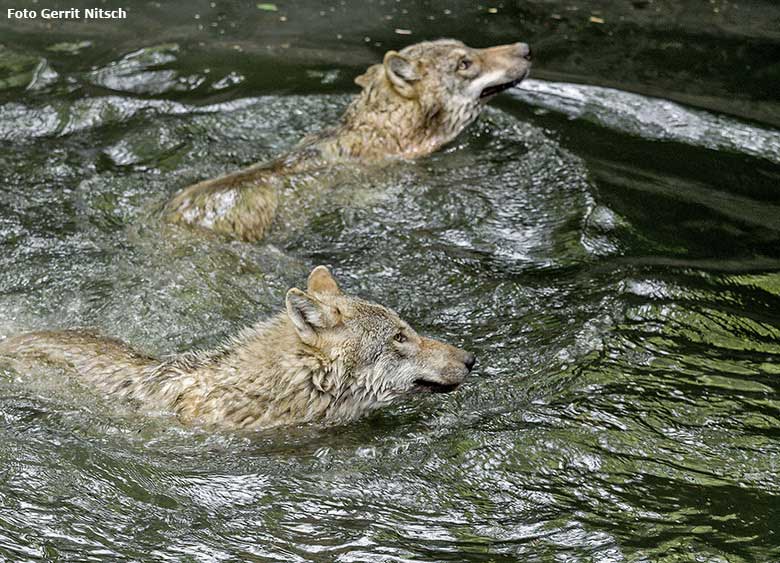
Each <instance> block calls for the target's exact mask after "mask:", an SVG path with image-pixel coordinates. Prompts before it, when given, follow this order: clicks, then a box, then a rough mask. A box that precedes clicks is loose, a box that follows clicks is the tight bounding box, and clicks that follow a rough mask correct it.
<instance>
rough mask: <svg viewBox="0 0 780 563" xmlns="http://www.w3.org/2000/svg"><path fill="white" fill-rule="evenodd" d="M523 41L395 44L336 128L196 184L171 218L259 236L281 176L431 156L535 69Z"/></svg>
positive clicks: (174, 203)
mask: <svg viewBox="0 0 780 563" xmlns="http://www.w3.org/2000/svg"><path fill="white" fill-rule="evenodd" d="M530 61H531V51H530V48H529V47H528V45H527V44H525V43H513V44H510V45H502V46H498V47H490V48H487V49H472V48H471V47H468V46H466V45H464V44H463V43H461V42H460V41H455V40H453V39H441V40H438V41H427V42H423V43H417V44H415V45H410V46H408V47H406V48H405V49H403V50H401V51H400V52H397V51H389V52H387V53H386V54H385V56H384V61H383V62H382V64H375V65H373V66H371V67H369V69H368V70H367V71H366V72H365V73H364V74H362V75H361V76H359V77H357V78H356V79H355V82H356V83H357V85H358V86H360V87H362V91H361V92H360V94H359V95H358V96H357V97H356V98H355V99H354V100H353V101H352V103H351V104H350V105H349V107H348V108H347V110H346V112H345V113H344V115H343V116H342V119H341V123H340V124H338V125H337V126H335V127H333V128H331V129H328V130H325V131H322V132H320V133H317V134H315V135H312V136H309V137H307V138H304V139H303V140H302V141H301V142H300V143H299V144H298V145H297V146H296V147H295V148H293V149H292V150H291V151H290V152H289V153H287V154H285V155H283V156H281V157H279V158H277V159H275V160H273V161H271V162H268V163H262V164H255V165H253V166H250V167H249V168H246V169H244V170H240V171H238V172H234V173H232V174H228V175H226V176H222V177H219V178H215V179H212V180H206V181H203V182H200V183H198V184H194V185H192V186H189V187H187V188H185V189H184V190H182V191H181V192H179V193H178V194H177V195H176V196H174V198H173V199H172V200H171V202H169V204H168V206H167V208H166V211H165V216H166V219H167V220H168V221H170V222H173V223H176V224H181V225H187V226H190V227H195V228H199V229H205V230H208V231H212V232H216V233H220V234H222V235H226V236H228V237H231V238H238V239H242V240H246V241H255V240H260V239H261V238H263V236H264V235H265V234H266V232H267V231H268V229H269V228H270V226H271V224H272V222H273V218H274V215H275V212H276V208H277V205H278V197H277V193H278V191H279V189H278V188H279V182H281V181H284V179H285V178H286V177H289V176H290V175H293V174H299V173H306V172H312V171H316V170H321V169H323V168H326V167H328V166H332V165H333V164H338V163H344V162H360V163H369V164H370V163H379V162H382V161H387V160H391V159H399V158H400V159H413V158H418V157H422V156H425V155H429V154H431V153H433V152H434V151H436V150H438V149H439V148H440V147H442V146H443V145H445V144H446V143H449V142H450V141H452V140H453V139H454V138H455V137H456V136H457V135H458V134H459V133H460V132H461V131H463V129H465V128H466V127H467V126H468V125H469V124H470V123H472V122H473V121H474V120H475V119H476V118H477V116H479V114H480V112H481V111H482V109H483V107H484V106H485V103H486V102H487V101H488V100H490V99H492V98H493V97H494V96H495V95H496V94H498V93H499V92H501V91H503V90H506V89H507V88H511V87H512V86H515V85H516V84H518V83H519V82H520V81H521V80H523V79H524V78H525V77H526V76H528V72H529V70H530V65H531V63H530Z"/></svg>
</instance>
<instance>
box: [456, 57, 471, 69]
mask: <svg viewBox="0 0 780 563" xmlns="http://www.w3.org/2000/svg"><path fill="white" fill-rule="evenodd" d="M470 67H471V61H470V60H468V59H461V60H460V62H459V63H458V70H468V69H469V68H470Z"/></svg>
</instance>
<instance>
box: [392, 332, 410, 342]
mask: <svg viewBox="0 0 780 563" xmlns="http://www.w3.org/2000/svg"><path fill="white" fill-rule="evenodd" d="M393 340H395V341H396V342H399V343H401V344H403V343H404V342H406V341H407V340H409V339H408V338H406V335H405V334H404V333H403V332H397V333H396V334H395V336H393Z"/></svg>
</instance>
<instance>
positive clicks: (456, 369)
mask: <svg viewBox="0 0 780 563" xmlns="http://www.w3.org/2000/svg"><path fill="white" fill-rule="evenodd" d="M0 357H6V358H9V359H10V360H11V361H12V363H13V364H14V365H15V367H17V369H19V370H23V371H26V370H27V369H31V368H34V367H36V366H38V365H39V364H40V363H44V364H49V365H53V366H56V367H60V368H62V369H64V370H66V371H67V372H72V373H73V374H74V375H75V376H76V378H77V379H78V380H80V381H82V382H83V383H85V384H86V385H88V386H89V387H91V388H93V389H96V390H98V391H100V392H101V393H102V394H104V395H106V397H108V398H113V399H115V400H120V401H123V402H127V403H130V404H134V405H137V406H138V408H139V409H141V410H149V411H169V412H172V413H174V414H175V415H176V416H177V417H178V418H179V419H180V420H181V421H182V422H184V423H192V424H199V425H205V426H215V427H223V428H234V429H258V428H270V427H273V426H280V425H285V424H300V423H305V422H322V423H343V422H348V421H350V420H354V419H356V418H359V417H361V416H363V415H365V414H367V413H369V412H371V411H373V410H375V409H378V408H380V407H383V406H385V405H389V404H391V403H393V402H395V401H397V400H400V399H401V398H403V397H405V396H408V395H410V394H417V393H447V392H450V391H454V390H455V389H457V388H458V386H460V384H461V383H463V381H464V380H465V378H466V376H467V375H468V373H469V372H470V371H471V369H472V368H473V367H474V363H475V361H476V359H475V357H474V355H473V354H471V353H469V352H466V351H465V350H461V349H460V348H456V347H455V346H451V345H450V344H446V343H444V342H441V341H439V340H434V339H433V338H427V337H425V336H421V335H419V334H418V333H417V332H416V331H415V330H414V329H413V328H412V327H411V326H409V324H408V323H406V322H405V321H404V320H402V319H401V318H400V317H399V316H398V315H397V314H396V313H395V312H394V311H392V310H391V309H389V308H387V307H384V306H382V305H379V304H378V303H372V302H370V301H366V300H363V299H360V298H358V297H354V296H351V295H347V294H345V293H343V292H342V291H341V289H340V288H339V286H338V284H337V283H336V280H335V279H334V278H333V276H332V275H331V273H330V272H329V271H328V269H327V268H325V267H324V266H318V267H317V268H315V269H314V270H313V271H312V272H311V274H310V275H309V279H308V284H307V288H306V290H305V291H302V290H300V289H297V288H292V289H290V290H289V291H288V292H287V297H286V299H285V309H284V311H282V312H281V313H279V314H277V315H276V316H274V317H271V318H270V319H267V320H263V321H260V322H258V323H257V324H255V325H254V326H251V327H248V328H246V329H244V330H243V331H242V332H241V333H239V334H238V335H237V336H235V337H234V338H232V339H230V340H229V341H227V342H226V343H225V344H224V345H222V346H220V347H218V348H216V349H214V350H211V351H207V352H191V353H187V354H183V355H180V356H176V357H174V358H171V359H169V360H165V361H160V360H157V359H155V358H152V357H149V356H146V355H145V354H142V353H139V352H137V351H135V350H133V349H132V348H130V347H129V346H128V345H127V344H125V343H123V342H121V341H119V340H114V339H111V338H106V337H103V336H100V335H97V334H94V333H91V332H85V331H82V330H65V331H42V332H31V333H26V334H22V335H19V336H16V337H12V338H9V339H7V340H5V341H2V342H0Z"/></svg>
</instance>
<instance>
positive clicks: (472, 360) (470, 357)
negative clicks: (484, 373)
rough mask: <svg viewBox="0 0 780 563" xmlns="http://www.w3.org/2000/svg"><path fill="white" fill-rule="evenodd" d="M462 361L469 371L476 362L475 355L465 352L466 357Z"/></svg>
mask: <svg viewBox="0 0 780 563" xmlns="http://www.w3.org/2000/svg"><path fill="white" fill-rule="evenodd" d="M463 363H464V364H465V365H466V369H467V370H468V371H471V370H472V369H473V368H474V364H476V363H477V357H476V356H475V355H474V354H472V353H471V352H466V357H465V358H464V359H463Z"/></svg>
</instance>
